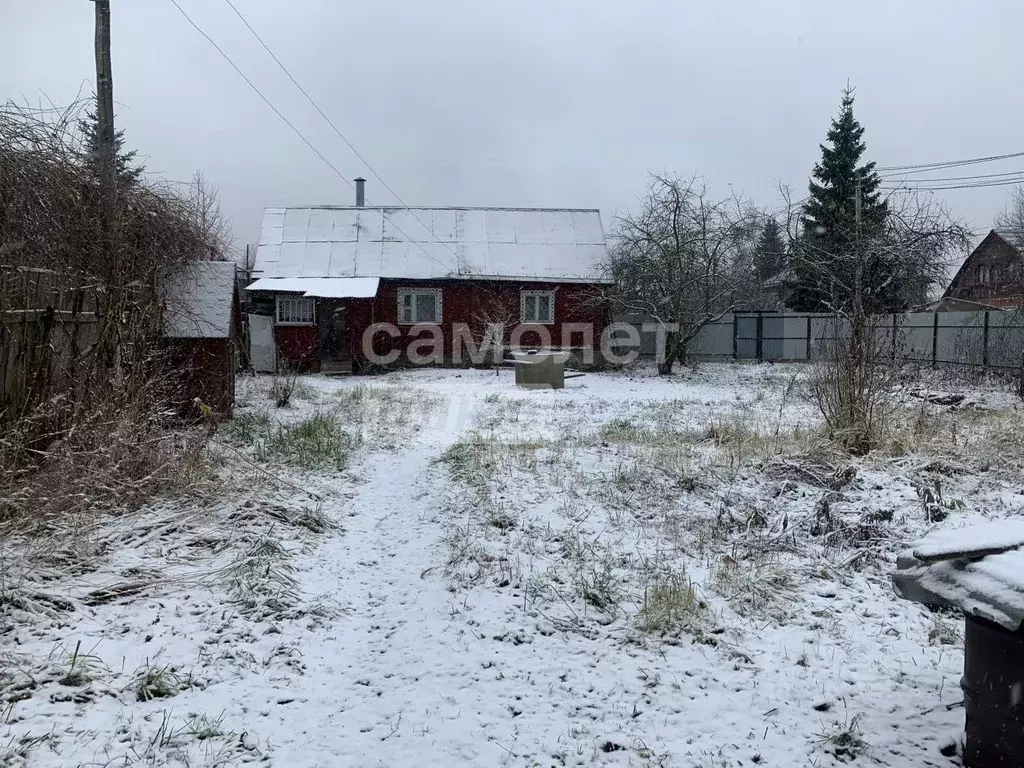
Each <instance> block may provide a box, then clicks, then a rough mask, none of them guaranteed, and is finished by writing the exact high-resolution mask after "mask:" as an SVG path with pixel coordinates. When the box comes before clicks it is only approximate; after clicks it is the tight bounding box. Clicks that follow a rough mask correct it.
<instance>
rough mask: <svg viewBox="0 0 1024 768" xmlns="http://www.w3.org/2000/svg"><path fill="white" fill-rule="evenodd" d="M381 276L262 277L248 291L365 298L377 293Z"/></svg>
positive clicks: (246, 287) (315, 296)
mask: <svg viewBox="0 0 1024 768" xmlns="http://www.w3.org/2000/svg"><path fill="white" fill-rule="evenodd" d="M379 285H380V278H379V277H261V278H260V279H259V280H257V281H256V282H255V283H250V284H249V285H247V286H245V290H247V291H274V292H275V293H301V294H302V295H303V296H312V297H314V298H319V299H364V298H368V297H371V296H376V295H377V287H378V286H379Z"/></svg>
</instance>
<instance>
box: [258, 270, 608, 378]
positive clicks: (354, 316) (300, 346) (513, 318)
mask: <svg viewBox="0 0 1024 768" xmlns="http://www.w3.org/2000/svg"><path fill="white" fill-rule="evenodd" d="M406 288H409V289H423V288H434V289H440V290H441V323H440V325H439V327H440V330H441V334H442V338H443V344H442V346H443V350H442V355H443V357H444V359H445V361H450V360H451V359H452V357H453V355H454V351H455V350H454V347H455V343H454V342H455V333H454V328H455V327H456V326H461V325H465V326H466V327H467V328H468V332H469V335H470V336H471V337H472V339H473V340H474V343H476V344H479V341H480V339H481V337H482V335H483V329H484V328H485V327H486V324H487V323H488V322H501V323H507V324H508V325H509V326H515V325H519V324H520V308H521V292H522V291H524V290H526V291H554V294H555V317H554V322H553V323H550V324H547V325H544V326H543V329H544V330H545V331H546V332H547V333H546V336H545V335H542V334H541V333H539V332H535V331H534V330H526V332H524V333H523V334H522V335H521V337H520V339H519V342H520V343H521V344H522V345H537V344H541V343H550V344H552V345H554V346H573V347H583V346H593V347H596V346H598V345H599V343H600V337H601V333H602V331H603V330H604V329H605V327H606V326H607V324H608V307H607V303H606V302H605V301H604V300H603V299H602V298H601V287H600V286H594V285H587V284H580V283H537V282H511V281H467V280H417V281H413V280H382V281H381V284H380V288H379V289H378V292H377V296H376V297H375V298H367V299H348V300H347V302H348V312H347V323H348V327H349V329H350V330H351V332H352V333H351V337H352V343H353V345H354V348H353V349H352V359H353V360H355V361H358V362H366V360H367V355H366V350H365V349H364V341H363V340H364V333H365V331H366V329H367V328H369V327H370V326H371V325H372V324H374V323H387V324H389V325H391V326H394V327H395V328H397V336H394V337H393V336H391V335H388V334H385V333H382V332H381V333H377V334H375V335H374V336H373V340H372V349H373V351H374V353H375V354H377V355H386V354H388V353H389V352H391V351H392V350H399V351H400V353H402V356H403V357H404V352H405V350H406V348H407V347H408V345H409V344H410V343H412V342H413V341H414V340H416V338H429V336H428V335H427V334H426V333H421V334H420V335H419V336H418V337H417V336H414V335H413V334H412V333H411V330H412V326H411V325H401V324H399V322H398V320H399V318H398V292H399V291H400V290H402V289H406ZM569 324H583V325H586V326H587V327H588V328H591V329H592V335H590V333H589V332H588V333H587V334H584V333H582V332H580V331H573V332H570V331H571V329H569V328H568V327H567V326H568V325H569ZM530 328H531V329H532V328H536V329H538V330H539V329H540V328H541V327H540V326H531V327H530ZM318 335H319V334H318V330H317V326H316V325H315V324H314V325H279V326H276V327H275V328H274V338H275V341H276V342H277V348H278V354H279V355H280V356H281V358H282V359H284V360H286V361H288V362H289V363H291V364H293V365H301V366H308V367H310V368H312V369H314V370H316V369H317V368H318V367H319V350H318V343H319V341H318ZM466 352H467V350H466V349H465V347H463V349H462V353H463V357H462V359H463V360H464V361H466V362H468V357H467V356H466V354H465V353H466Z"/></svg>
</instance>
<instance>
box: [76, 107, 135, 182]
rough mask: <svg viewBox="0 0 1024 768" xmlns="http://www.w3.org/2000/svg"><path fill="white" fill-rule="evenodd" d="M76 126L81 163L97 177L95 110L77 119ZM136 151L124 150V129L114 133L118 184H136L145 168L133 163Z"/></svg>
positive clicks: (97, 126)
mask: <svg viewBox="0 0 1024 768" xmlns="http://www.w3.org/2000/svg"><path fill="white" fill-rule="evenodd" d="M78 128H79V130H80V131H81V132H82V151H81V159H82V164H83V165H84V166H85V167H86V168H87V169H88V170H89V172H90V173H92V174H93V175H95V176H96V177H99V175H100V141H99V119H98V118H97V117H96V112H95V111H91V112H87V113H86V115H85V119H83V120H79V121H78ZM136 154H137V153H136V151H135V150H134V149H133V150H131V151H129V152H126V151H125V150H124V130H120V131H116V132H115V133H114V169H115V173H116V176H117V183H118V185H119V186H125V187H129V186H132V185H134V184H138V183H139V181H141V179H142V174H143V173H144V172H145V170H146V168H145V166H144V165H141V164H136V163H135V156H136Z"/></svg>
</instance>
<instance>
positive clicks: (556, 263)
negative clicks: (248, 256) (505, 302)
mask: <svg viewBox="0 0 1024 768" xmlns="http://www.w3.org/2000/svg"><path fill="white" fill-rule="evenodd" d="M607 253H608V247H607V244H606V242H605V236H604V228H603V227H602V225H601V214H600V212H598V211H597V210H582V209H553V208H370V207H330V206H321V207H308V208H267V209H265V210H264V212H263V233H262V236H261V237H260V245H259V249H258V250H257V252H256V264H255V269H254V273H255V274H254V277H264V278H267V277H380V278H405V279H410V280H428V279H439V278H448V279H488V278H494V279H505V280H527V281H555V282H607V281H608V280H607V278H604V277H603V276H602V271H601V265H602V262H603V261H604V260H605V257H606V256H607Z"/></svg>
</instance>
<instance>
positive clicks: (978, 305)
mask: <svg viewBox="0 0 1024 768" xmlns="http://www.w3.org/2000/svg"><path fill="white" fill-rule="evenodd" d="M999 301H1001V300H1000V299H986V300H985V301H984V302H981V301H970V300H969V299H958V298H956V297H954V296H943V297H942V298H941V299H938V300H937V301H933V302H931V303H929V304H922V305H920V306H917V307H911V309H910V311H911V312H984V311H986V310H990V309H995V310H999V309H1003V306H1000V305H999V304H998V303H997V302H999ZM1004 306H1005V305H1004Z"/></svg>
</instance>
